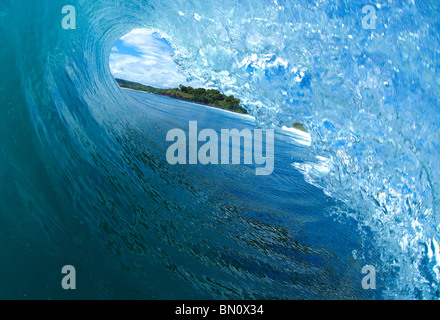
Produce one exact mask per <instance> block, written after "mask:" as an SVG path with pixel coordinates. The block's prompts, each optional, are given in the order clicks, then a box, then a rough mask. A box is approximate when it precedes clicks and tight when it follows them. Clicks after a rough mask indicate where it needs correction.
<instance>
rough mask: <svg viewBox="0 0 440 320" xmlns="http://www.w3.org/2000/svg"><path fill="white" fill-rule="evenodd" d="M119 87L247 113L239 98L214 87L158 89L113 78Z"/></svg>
mask: <svg viewBox="0 0 440 320" xmlns="http://www.w3.org/2000/svg"><path fill="white" fill-rule="evenodd" d="M115 80H116V82H117V83H118V84H119V86H120V87H122V88H126V89H132V90H138V91H145V92H149V93H153V94H158V95H162V96H167V97H170V98H174V99H179V100H185V101H189V102H194V103H198V104H202V105H205V106H210V107H214V108H219V109H224V110H228V111H232V112H236V113H241V114H247V113H248V112H247V110H246V109H245V108H243V107H241V106H240V99H237V98H235V97H234V96H233V95H230V96H226V95H224V94H222V93H221V92H220V91H218V90H216V89H208V90H207V89H205V88H197V89H195V88H193V87H189V86H188V87H187V86H183V85H180V86H179V88H174V89H158V88H154V87H150V86H146V85H143V84H141V83H137V82H132V81H127V80H122V79H115Z"/></svg>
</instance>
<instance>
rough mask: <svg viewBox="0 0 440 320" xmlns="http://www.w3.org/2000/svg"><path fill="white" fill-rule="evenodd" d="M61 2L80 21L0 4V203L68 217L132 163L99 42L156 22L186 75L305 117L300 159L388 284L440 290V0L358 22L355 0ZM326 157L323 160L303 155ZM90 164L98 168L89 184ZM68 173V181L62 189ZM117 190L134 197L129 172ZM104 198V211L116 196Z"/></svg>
mask: <svg viewBox="0 0 440 320" xmlns="http://www.w3.org/2000/svg"><path fill="white" fill-rule="evenodd" d="M69 4H71V5H73V6H74V7H75V8H76V13H77V20H76V29H75V30H64V29H63V28H62V26H61V20H62V18H63V14H62V13H61V9H62V6H61V4H59V3H54V1H49V0H40V1H38V4H36V3H35V1H30V0H29V1H27V0H17V1H13V0H3V1H2V4H1V5H0V44H1V49H0V50H1V51H0V59H1V61H2V65H1V67H0V69H1V71H2V72H1V74H2V75H3V76H2V81H1V86H0V99H1V100H0V101H1V105H2V117H1V120H0V128H1V137H2V138H1V150H0V155H1V176H2V182H3V183H6V182H7V181H10V180H11V179H13V181H14V183H13V187H11V188H10V190H9V191H8V192H5V193H4V194H2V211H3V212H6V211H7V212H8V214H7V215H8V216H9V215H13V214H15V215H17V216H21V217H22V219H21V220H20V219H18V220H17V221H16V222H14V224H17V226H22V227H24V228H31V227H30V221H31V220H32V218H31V217H29V216H27V215H25V216H23V213H22V212H27V213H29V212H31V211H35V210H41V209H38V208H43V207H45V208H51V210H50V211H51V212H52V213H51V215H49V213H47V218H48V219H49V220H50V224H51V225H54V226H57V225H59V224H60V221H61V220H66V219H67V220H68V221H71V223H72V224H75V225H76V224H78V223H79V220H78V218H77V217H74V216H70V215H69V214H70V213H71V212H72V211H70V210H67V209H65V208H67V207H69V206H72V205H73V206H76V208H77V209H81V210H82V211H84V212H86V211H88V212H94V210H95V209H96V208H94V207H93V205H92V204H93V203H94V201H92V199H87V197H88V196H90V194H91V192H92V191H91V190H93V192H97V190H99V192H101V193H103V194H105V190H107V189H109V188H114V187H115V186H112V180H111V179H109V177H111V176H112V175H115V176H117V175H118V174H121V173H122V172H124V174H127V173H126V170H130V168H128V167H127V164H126V163H124V162H123V161H122V160H121V158H120V157H119V155H120V152H121V144H120V143H119V142H120V139H122V138H121V137H122V134H121V132H122V131H123V130H126V129H127V127H133V130H134V131H135V130H136V129H137V121H138V119H137V117H136V116H137V112H136V108H134V107H130V106H132V105H133V104H134V102H133V98H131V97H129V96H127V95H126V94H124V92H123V91H122V90H121V89H120V88H119V87H118V86H117V84H116V82H115V81H114V80H113V78H112V76H111V73H110V70H109V55H110V51H111V48H112V46H113V44H114V43H115V42H116V41H117V40H118V39H119V38H120V37H121V36H123V35H124V34H126V33H128V32H129V31H131V30H132V29H133V28H152V29H156V30H158V31H159V32H160V33H161V34H162V35H164V36H165V37H166V38H167V39H168V40H169V42H170V43H171V44H172V46H173V47H174V49H175V56H174V60H175V61H176V63H178V65H179V66H180V68H181V70H182V71H183V72H185V73H187V74H188V77H190V78H197V79H199V80H201V81H202V82H203V83H205V84H206V85H212V86H216V87H218V88H220V89H221V90H222V91H223V92H225V93H227V94H233V95H234V96H236V97H239V98H240V99H241V100H242V102H243V104H244V106H245V107H246V108H247V109H248V110H249V112H250V113H251V114H252V116H254V117H255V119H256V122H257V123H258V125H259V126H262V127H267V126H277V127H280V128H282V127H283V126H287V127H289V126H290V124H291V123H292V122H293V121H298V122H300V123H303V124H304V126H305V127H306V129H307V130H308V131H309V132H310V135H311V145H310V150H311V152H310V158H309V159H308V163H309V165H305V164H303V166H302V167H298V166H297V168H298V169H300V170H301V168H303V169H304V170H306V171H307V175H309V177H308V179H309V180H310V181H311V182H313V183H315V184H316V185H319V186H320V187H321V188H322V189H323V190H324V191H325V192H326V193H327V194H329V195H331V196H332V197H334V198H336V199H338V200H339V201H340V202H341V203H342V205H340V206H338V207H335V208H334V209H333V212H332V214H333V215H334V216H335V217H337V218H338V219H346V218H347V219H348V218H354V219H355V220H356V221H357V222H358V224H359V229H360V230H361V232H363V233H364V236H365V237H370V236H371V237H373V238H374V242H375V243H376V245H377V247H379V248H381V265H380V266H378V275H379V276H380V277H382V282H383V283H386V284H387V285H386V290H385V291H384V297H385V298H405V299H407V298H409V299H412V298H417V299H420V298H421V299H430V298H438V297H439V296H440V292H439V289H438V283H439V280H440V278H439V270H440V269H439V268H440V264H439V263H440V261H439V260H438V243H437V240H435V239H438V237H439V235H440V221H439V190H440V189H439V188H440V186H439V181H440V176H439V175H440V170H439V169H440V157H439V152H438V150H439V148H440V144H439V134H438V132H439V124H440V116H439V112H438V110H439V97H440V94H439V93H440V88H439V86H440V82H439V81H438V76H437V72H438V71H439V60H438V59H439V58H438V57H439V52H438V48H440V43H439V30H440V25H439V22H440V21H439V18H438V17H439V16H440V15H439V13H440V5H439V4H438V3H437V2H436V1H389V2H387V3H383V4H381V5H379V4H378V5H376V7H375V10H376V16H377V21H376V28H375V29H364V28H363V27H362V18H363V13H362V8H363V7H364V5H365V2H364V1H343V0H339V1H335V2H331V3H330V2H326V3H323V2H322V1H310V0H302V1H283V0H275V1H239V2H238V1H233V0H225V1H223V2H222V4H221V6H219V4H218V2H216V1H211V0H206V1H203V2H201V1H161V2H157V1H155V2H152V1H146V0H122V1H121V0H119V1H114V0H99V1H84V0H72V1H70V3H69ZM151 143H154V141H152V142H151ZM102 155H105V156H102ZM316 157H320V158H318V159H317V158H316ZM323 159H325V161H324V162H325V170H324V169H322V168H321V169H322V170H312V169H310V168H312V167H313V166H314V165H315V166H318V167H319V166H321V167H322V163H323ZM79 163H81V166H82V168H81V172H80V173H79V172H78V169H77V168H78V166H79ZM293 165H295V164H293ZM96 168H98V169H99V173H96V172H97V171H96V170H97V169H96ZM292 168H293V167H292ZM318 169H319V168H318ZM314 172H317V173H316V174H314ZM323 172H324V173H325V174H323ZM29 175H35V179H38V183H36V182H34V183H30V182H29V179H28V178H26V177H29ZM94 175H102V177H107V179H105V178H102V181H101V182H102V185H100V186H99V187H98V186H93V185H90V181H91V180H90V179H91V178H90V177H91V176H94ZM129 175H130V174H129ZM11 177H13V178H11ZM88 177H89V178H88ZM132 179H133V180H132V183H136V178H135V175H134V173H133V176H132ZM73 180H75V181H76V183H75V185H76V187H75V188H64V187H63V186H64V185H65V183H66V181H73ZM98 180H99V179H98ZM94 181H96V179H95V180H94ZM116 188H120V189H121V193H122V194H125V195H126V196H127V197H128V198H129V197H130V196H131V195H130V192H129V191H130V188H131V187H130V185H129V184H127V185H126V186H116ZM124 188H126V189H125V190H124ZM87 191H89V192H87ZM30 194H33V195H38V196H36V197H35V198H32V199H31V196H30ZM11 197H13V198H14V199H16V202H17V203H16V205H15V206H14V207H12V208H11V207H9V206H8V205H6V203H8V199H11ZM90 197H91V196H90ZM114 201H115V202H116V204H113V205H123V203H124V201H125V200H124V199H123V198H118V199H116V200H115V199H114ZM118 202H121V203H122V204H121V203H118ZM43 204H44V205H43ZM101 205H103V206H105V207H106V208H108V210H111V207H112V201H110V200H109V199H107V200H105V201H104V200H103V202H102V204H101ZM32 208H33V209H32ZM49 216H50V217H49ZM126 218H127V219H130V218H129V217H126ZM28 219H30V220H28ZM88 219H90V222H93V219H94V217H93V215H89V216H88ZM18 221H20V222H18ZM48 223H49V222H48ZM55 229H56V228H55ZM65 241H68V242H72V243H73V244H74V245H78V243H79V241H80V240H79V239H65ZM92 241H93V240H92Z"/></svg>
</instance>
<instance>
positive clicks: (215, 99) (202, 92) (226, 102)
mask: <svg viewBox="0 0 440 320" xmlns="http://www.w3.org/2000/svg"><path fill="white" fill-rule="evenodd" d="M115 80H116V82H117V83H118V84H119V86H120V87H121V88H126V89H132V90H138V91H144V92H149V93H153V94H158V95H161V96H166V97H170V98H174V99H179V100H185V101H189V102H194V103H198V104H202V105H205V106H210V107H214V108H219V109H223V110H228V111H232V112H236V113H240V114H248V112H247V110H246V109H245V108H243V107H241V106H240V99H237V98H235V97H234V96H233V95H230V96H226V95H224V94H222V93H221V92H220V91H218V90H216V89H208V90H207V89H205V88H196V89H195V88H193V87H189V86H188V87H187V86H184V85H180V86H179V88H174V89H158V88H154V87H151V86H146V85H143V84H141V83H138V82H132V81H128V80H122V79H118V78H116V79H115ZM291 128H295V129H298V130H301V131H303V132H307V130H306V129H305V128H304V126H303V125H302V124H301V123H298V122H295V123H293V124H292V125H291Z"/></svg>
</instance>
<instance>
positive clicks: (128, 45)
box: [110, 29, 202, 88]
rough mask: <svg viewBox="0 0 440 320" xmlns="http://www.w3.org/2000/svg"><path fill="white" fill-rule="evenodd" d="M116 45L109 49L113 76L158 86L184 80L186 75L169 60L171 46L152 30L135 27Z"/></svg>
mask: <svg viewBox="0 0 440 320" xmlns="http://www.w3.org/2000/svg"><path fill="white" fill-rule="evenodd" d="M116 45H118V46H119V50H113V49H112V52H111V54H110V70H111V72H112V74H113V76H114V77H115V78H122V79H125V80H129V81H135V82H140V83H142V84H145V85H150V86H153V87H160V88H166V87H178V86H179V84H187V81H186V76H185V75H184V74H182V73H181V72H179V70H178V67H177V65H176V64H175V63H174V61H173V60H172V57H171V55H172V48H171V47H170V45H169V44H168V43H167V42H166V41H164V40H163V39H160V38H159V37H158V36H157V35H155V34H154V31H151V30H147V29H135V30H133V31H132V32H130V33H129V34H126V35H125V36H123V37H122V38H121V39H120V42H118V43H117V44H116ZM116 49H118V48H116ZM192 85H194V86H201V85H202V84H201V83H192Z"/></svg>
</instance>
